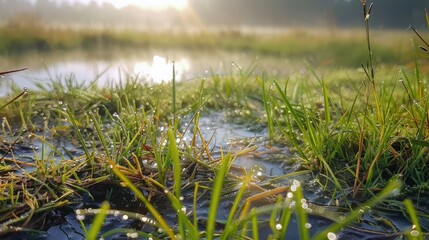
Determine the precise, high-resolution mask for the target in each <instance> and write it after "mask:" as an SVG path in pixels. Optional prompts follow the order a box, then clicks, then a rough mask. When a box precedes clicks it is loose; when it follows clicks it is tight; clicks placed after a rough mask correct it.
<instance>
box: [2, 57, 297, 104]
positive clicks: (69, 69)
mask: <svg viewBox="0 0 429 240" xmlns="http://www.w3.org/2000/svg"><path fill="white" fill-rule="evenodd" d="M173 63H174V65H175V73H176V75H175V77H176V80H179V81H180V80H182V81H184V80H185V81H186V80H188V81H189V80H193V79H197V78H203V77H209V76H210V75H212V74H221V75H225V74H231V73H236V72H237V71H239V70H238V69H239V68H241V69H242V71H246V70H248V69H249V68H250V67H253V66H254V67H255V69H254V71H253V72H254V73H259V74H261V72H262V71H267V72H266V73H267V74H270V75H273V76H285V75H286V74H287V73H290V72H291V71H292V69H296V66H297V65H299V64H301V65H303V64H302V63H298V64H297V63H296V62H295V63H293V62H292V61H290V60H289V59H287V58H278V57H269V56H263V57H262V56H257V55H254V54H250V53H246V52H226V51H220V50H219V51H215V50H212V51H206V52H204V51H203V52H195V51H181V50H173V51H166V50H136V51H129V50H124V51H123V52H119V51H114V52H109V53H104V52H99V51H94V52H80V51H75V52H68V53H51V54H42V53H33V54H27V55H25V56H15V57H0V66H1V70H4V71H6V70H9V69H17V68H28V69H27V70H25V71H22V72H18V73H14V74H10V75H6V76H3V77H2V79H1V81H0V96H5V95H7V94H9V93H10V92H11V87H15V88H18V89H22V88H24V87H26V88H28V89H30V90H31V89H36V88H37V87H36V85H37V84H40V85H47V84H48V83H49V82H50V81H56V80H65V79H68V78H74V79H75V80H77V82H78V83H89V82H92V81H94V80H97V84H98V85H99V86H100V87H103V86H112V85H115V84H119V83H121V81H124V80H125V79H126V78H127V76H132V77H138V78H139V79H142V80H144V81H147V82H148V83H161V82H168V81H171V80H172V77H173V76H172V75H173V74H172V72H173V70H172V69H173Z"/></svg>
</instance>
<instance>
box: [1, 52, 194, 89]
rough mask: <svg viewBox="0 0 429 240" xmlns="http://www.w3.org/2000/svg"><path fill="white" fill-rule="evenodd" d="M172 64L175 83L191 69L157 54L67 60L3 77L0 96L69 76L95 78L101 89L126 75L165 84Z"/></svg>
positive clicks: (183, 60)
mask: <svg viewBox="0 0 429 240" xmlns="http://www.w3.org/2000/svg"><path fill="white" fill-rule="evenodd" d="M173 64H174V67H175V77H176V80H179V81H180V80H183V79H185V78H186V77H187V74H188V73H189V71H190V69H191V63H190V61H189V60H188V59H186V58H180V59H178V60H176V61H174V62H173V61H170V60H169V59H168V58H167V57H164V56H159V55H154V56H153V57H152V59H144V60H139V59H132V60H114V61H107V60H95V61H93V60H92V61H86V60H84V59H81V60H68V61H65V62H58V63H54V64H50V65H47V66H44V67H43V68H38V69H34V68H30V69H28V70H26V71H24V72H21V73H14V74H10V75H7V76H2V79H3V80H2V81H1V82H0V87H1V88H0V95H5V94H7V93H8V92H9V91H10V88H11V85H14V86H15V87H17V88H24V87H26V88H29V89H34V88H35V87H36V83H42V84H43V83H44V82H47V81H50V80H54V81H55V80H59V81H60V80H64V79H68V78H70V77H72V78H74V79H76V80H77V81H78V82H91V81H93V80H95V79H97V80H98V83H99V85H100V86H103V85H111V84H117V83H119V82H120V81H121V80H124V79H127V77H128V76H132V77H138V78H139V79H142V81H143V80H144V81H147V82H149V83H161V82H168V81H171V80H172V78H173Z"/></svg>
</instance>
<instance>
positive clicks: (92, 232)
mask: <svg viewBox="0 0 429 240" xmlns="http://www.w3.org/2000/svg"><path fill="white" fill-rule="evenodd" d="M362 3H363V4H364V16H368V17H369V16H370V14H369V11H370V10H369V9H370V8H367V6H366V5H365V1H362ZM368 17H365V19H364V21H365V26H366V29H365V30H366V34H365V35H363V36H361V37H360V38H359V40H358V41H356V42H355V41H354V40H350V39H348V40H347V39H346V40H347V41H345V39H344V38H341V39H335V40H333V39H332V38H328V37H326V36H325V37H326V39H325V38H324V37H321V39H320V42H317V43H315V42H314V41H311V40H310V41H309V42H308V43H307V42H306V43H302V42H305V41H304V40H306V38H307V37H308V35H306V34H303V33H296V34H295V35H292V36H291V35H288V37H292V38H291V39H289V40H290V41H291V43H290V44H289V45H291V46H292V47H291V46H287V45H288V44H285V43H288V41H289V40H288V39H287V38H286V37H285V36H275V37H273V38H267V39H264V38H263V39H262V40H259V38H255V37H254V36H252V35H240V34H238V35H237V34H236V33H234V34H232V33H222V34H220V35H216V34H214V35H213V34H212V33H210V34H209V35H205V34H206V33H204V36H210V37H209V38H205V39H207V42H206V41H203V42H202V43H201V46H200V45H198V44H197V45H196V46H198V47H203V48H204V47H207V46H208V47H210V46H211V45H210V44H214V43H211V41H214V42H216V44H219V46H221V47H224V48H225V49H230V48H231V49H237V48H242V49H244V50H249V51H255V52H259V51H260V52H265V53H269V54H280V55H281V54H291V55H293V52H292V51H295V50H296V49H299V48H300V47H302V46H300V45H299V44H301V43H302V44H303V46H304V45H305V46H306V48H308V49H309V50H310V51H318V53H320V55H318V56H323V57H324V58H325V57H326V58H328V57H327V56H325V55H324V54H325V53H324V50H323V47H324V46H325V44H326V48H327V49H331V51H332V52H333V53H335V54H337V53H336V51H340V53H338V55H337V57H341V56H343V55H344V56H348V55H350V54H352V53H353V52H354V51H357V52H359V54H361V55H358V56H359V58H363V59H367V62H368V63H367V64H363V66H362V68H361V69H359V70H358V69H357V67H356V68H353V69H340V70H337V69H331V70H329V71H326V70H323V71H322V70H319V69H318V68H314V62H313V63H312V62H308V64H307V65H305V66H303V69H302V70H301V71H300V72H299V73H297V74H294V75H290V76H289V78H287V79H273V78H272V77H271V76H269V75H265V74H264V75H261V76H256V75H254V72H253V66H250V67H249V68H248V69H241V68H239V67H238V65H234V67H235V68H236V70H237V71H236V72H237V74H231V75H230V76H218V75H215V74H213V76H211V77H210V78H207V79H200V80H193V81H185V82H175V81H174V80H175V79H174V74H172V78H173V83H172V84H170V83H163V84H156V85H153V84H147V83H144V81H141V80H142V79H139V78H135V77H134V78H133V77H131V76H130V77H129V78H128V79H127V81H124V82H122V83H120V84H118V85H117V86H114V87H112V88H103V89H100V88H98V87H97V84H96V81H94V82H91V83H82V85H78V84H77V82H78V81H76V79H73V78H68V79H64V81H61V82H51V83H50V84H48V85H47V86H46V85H45V86H41V85H40V86H39V88H40V89H39V90H38V91H29V92H28V90H25V91H17V93H16V94H15V95H13V96H12V97H10V98H7V99H2V103H0V114H1V116H3V122H2V126H1V135H0V136H1V138H2V140H3V141H2V145H1V149H0V150H1V153H2V155H1V165H0V167H1V168H0V174H1V175H0V176H1V179H0V180H1V181H0V190H1V191H0V192H1V195H0V212H1V213H2V214H1V216H0V224H1V226H0V235H1V236H8V235H11V234H12V235H11V236H14V235H13V234H17V233H21V234H22V233H27V234H36V235H37V234H40V232H41V231H44V230H46V229H48V228H49V226H50V225H55V224H58V222H57V221H62V219H63V217H62V216H60V217H58V216H57V215H55V213H58V212H67V211H68V212H70V211H72V210H73V211H74V213H75V214H76V219H77V220H78V221H79V222H80V223H81V228H82V232H83V234H84V236H83V237H84V238H88V239H97V238H108V237H113V236H117V235H125V236H127V237H129V238H139V237H140V238H147V239H149V238H151V239H260V238H261V234H262V235H263V236H265V237H266V238H268V239H284V238H285V237H288V234H294V233H291V231H292V232H293V231H295V230H296V232H297V233H296V234H297V235H296V236H298V237H299V238H300V239H310V238H314V239H326V238H328V239H337V238H338V237H339V236H340V234H341V232H342V231H343V230H344V229H353V230H354V231H357V232H361V233H364V234H373V235H372V236H377V237H381V236H382V237H389V238H394V237H398V238H399V237H407V238H410V239H424V238H426V237H428V236H429V233H428V232H429V229H428V228H427V224H425V223H427V222H428V221H429V217H428V215H429V213H428V209H427V207H425V202H426V201H427V198H428V194H427V193H428V191H429V179H428V178H429V177H428V176H429V169H428V161H429V152H428V147H429V142H428V140H427V139H428V137H429V136H428V135H429V127H428V126H429V120H428V119H429V113H428V111H427V109H428V106H429V98H428V96H427V92H428V90H427V88H428V86H429V82H428V76H429V75H428V73H427V72H426V71H425V70H424V69H421V68H420V64H419V61H418V58H419V57H418V55H417V50H418V49H419V48H416V47H415V49H413V48H412V50H410V52H413V51H414V52H415V54H410V55H409V57H410V59H415V65H414V67H413V68H409V67H398V66H396V65H395V66H392V65H384V63H386V62H384V61H382V60H383V59H382V60H381V61H382V63H383V64H377V61H379V60H377V59H376V58H375V57H373V56H377V54H374V55H373V52H374V53H376V52H377V50H379V51H378V53H382V52H383V51H384V50H383V48H384V47H385V48H386V49H389V51H391V52H395V51H396V50H397V49H398V48H396V50H395V51H392V50H391V45H390V44H391V42H390V41H389V44H387V43H386V44H384V46H383V47H381V46H380V45H378V44H380V43H377V40H375V41H376V42H375V44H373V41H374V40H373V38H372V35H370V31H369V24H368V21H369V18H368ZM20 27H25V26H20ZM35 27H37V28H43V29H42V30H40V29H39V30H40V31H38V32H36V33H32V34H39V35H38V39H39V40H40V41H39V43H43V42H44V38H45V37H46V38H49V39H50V41H51V43H43V44H42V45H43V46H48V47H47V49H48V50H55V49H57V48H61V46H60V45H58V46H57V45H55V44H57V43H58V42H61V40H55V39H56V38H55V34H53V33H54V32H55V31H62V30H58V29H56V30H55V29H49V28H46V27H44V26H35ZM1 31H10V32H8V33H9V34H10V37H11V38H12V36H14V35H13V34H17V33H16V32H14V31H11V29H10V26H7V25H6V26H3V27H2V29H1ZM79 31H81V30H79ZM79 31H77V30H76V32H73V34H76V36H77V37H76V38H73V39H74V40H73V41H77V42H79V41H81V42H80V43H77V44H76V45H74V44H75V43H73V42H71V43H68V45H67V46H68V47H70V48H73V47H79V46H84V45H82V44H83V42H85V41H83V40H82V39H85V38H86V37H88V36H87V35H86V34H89V33H86V32H79ZM17 32H20V31H17ZM20 34H23V33H22V32H21V33H20ZM28 34H30V35H29V36H27V37H29V38H30V39H31V32H29V33H28ZM45 34H46V35H45ZM91 34H93V33H91ZM97 34H101V35H102V36H103V37H102V38H98V37H95V38H96V39H101V40H100V41H101V43H102V44H110V43H111V42H113V43H112V44H114V45H116V44H120V41H119V40H117V39H116V38H115V37H113V36H115V33H111V32H108V31H106V32H96V35H97ZM163 34H164V33H163ZM48 36H49V37H48ZM184 36H186V35H184ZM195 36H197V37H198V38H196V39H190V38H187V37H189V36H187V37H185V38H184V39H186V41H185V40H184V41H181V40H178V41H177V42H176V43H177V44H179V45H180V44H188V43H187V41H190V40H191V41H190V43H189V44H193V43H195V42H193V41H201V39H202V38H199V37H201V36H198V35H192V37H195ZM353 36H355V35H353ZM15 37H16V39H18V40H19V39H22V38H23V37H22V36H15ZM79 37H82V39H81V40H79ZM117 37H118V36H117ZM121 37H124V36H121ZM140 37H141V36H140ZM140 37H138V38H136V40H135V41H143V40H141V39H140ZM152 37H156V36H152ZM163 37H165V35H163ZM181 37H183V36H181ZM217 37H218V38H220V40H219V41H217ZM129 38H131V37H127V39H126V41H130V39H129ZM293 38H298V39H299V40H302V41H296V39H293ZM143 39H144V38H143ZM376 39H377V38H376ZM215 40H216V41H215ZM126 41H125V42H126ZM240 41H243V42H240ZM276 41H278V42H276ZM325 41H326V42H325ZM30 42H33V41H30ZM155 42H157V41H155V40H153V43H151V44H155ZM185 42H186V43H185ZM244 42H246V43H244ZM344 42H345V43H344ZM392 42H393V43H392V44H397V42H395V41H392ZM6 43H7V41H6ZM88 43H90V44H94V43H95V42H94V40H91V41H88ZM340 43H341V44H340ZM17 44H23V43H20V42H19V41H18V42H17ZM46 44H48V45H46ZM49 44H52V45H49ZM140 44H143V43H141V42H137V43H136V45H139V46H140ZM157 44H161V45H158V47H163V45H162V42H161V43H157ZM347 44H351V45H347ZM365 44H366V47H365ZM285 45H286V46H285ZM334 45H335V47H334ZM357 45H359V46H360V45H363V47H362V49H363V50H357V49H359V48H357V47H355V46H357ZM150 46H152V45H150ZM193 46H195V45H193ZM268 46H271V47H268ZM316 46H318V47H317V48H316ZM342 46H344V48H345V49H346V50H347V51H346V50H344V49H342ZM401 46H402V45H401ZM33 47H34V46H30V48H33ZM68 47H67V48H68ZM180 47H183V46H180ZM337 47H338V48H337ZM428 47H429V46H428ZM7 48H8V49H10V50H11V51H14V49H15V48H13V47H11V46H10V45H8V46H7ZM407 48H408V49H410V46H409V44H408V43H407ZM36 49H37V47H36ZM274 49H275V50H276V51H278V52H274ZM270 51H273V52H270ZM350 51H351V52H350ZM386 52H388V51H387V50H386ZM360 56H363V57H360ZM365 56H367V57H365ZM386 56H387V55H386ZM352 58H353V57H352ZM352 58H344V61H343V60H342V61H343V62H347V61H348V60H347V59H352ZM389 58H390V57H389ZM350 61H351V62H355V60H353V59H352V60H350ZM360 61H362V59H360ZM398 61H404V62H408V61H409V59H407V58H405V59H402V58H401V60H398ZM363 62H365V60H364V61H363ZM398 64H400V63H398ZM172 71H174V70H172ZM0 74H13V71H12V72H10V71H7V72H3V73H0ZM211 111H224V112H225V113H226V114H227V116H228V119H230V120H231V121H233V122H241V123H244V122H246V123H251V124H254V125H256V124H260V125H262V126H265V127H266V129H267V133H268V134H267V135H268V137H267V138H269V144H273V145H274V144H279V143H281V144H287V145H288V147H289V149H290V151H291V156H290V158H291V159H295V160H296V162H298V163H299V164H300V165H301V168H300V169H298V170H297V171H295V172H292V173H289V174H285V175H282V176H278V177H275V178H271V179H269V180H267V181H263V180H261V179H260V178H258V171H257V170H255V169H244V168H240V167H238V166H235V165H234V161H235V159H236V158H237V157H239V156H246V155H255V154H258V149H257V148H258V145H254V144H253V143H252V142H251V143H249V144H245V145H243V146H242V147H241V148H240V149H239V150H237V149H233V148H231V149H223V148H220V150H219V151H218V152H214V151H213V147H212V146H213V144H214V142H213V141H215V140H213V137H208V138H207V137H204V134H203V132H202V130H201V129H200V128H199V120H200V118H201V115H202V114H204V113H207V112H211ZM191 125H192V126H193V127H192V128H191V127H190V126H191ZM185 134H190V135H191V138H190V139H189V138H185ZM60 139H66V140H67V141H68V142H69V143H70V144H72V145H73V146H74V147H75V149H70V148H68V147H67V146H65V145H61V144H58V142H59V141H60ZM36 140H37V142H39V143H40V145H41V149H40V150H37V149H36V148H34V147H29V149H31V150H32V151H34V157H32V158H31V159H30V160H27V158H25V157H22V156H20V153H19V147H22V146H26V145H28V144H29V142H35V141H36ZM310 173H311V174H312V178H313V179H312V181H311V182H312V183H313V184H315V185H317V186H318V187H320V189H322V190H323V191H324V195H325V196H328V198H330V199H331V201H329V203H328V204H327V205H318V204H317V203H312V202H309V201H308V200H307V199H305V191H306V188H305V187H306V186H305V185H306V184H307V183H308V182H306V181H305V180H302V178H300V177H302V176H304V175H306V174H310ZM284 179H288V180H289V181H288V183H287V184H285V183H284V182H283V181H282V180H284ZM300 179H301V180H300ZM309 185H310V184H309ZM118 190H120V191H124V192H126V194H127V197H128V196H129V199H127V202H129V203H130V204H131V203H137V205H138V206H139V207H135V208H131V207H129V206H130V205H127V206H128V207H127V209H123V208H121V206H118V205H115V204H114V203H113V201H114V199H112V198H111V197H110V196H111V195H112V193H113V192H114V191H118ZM100 193H101V194H100ZM100 195H101V196H103V197H102V198H103V199H101V200H100V199H98V198H97V196H100ZM410 196H411V197H410ZM227 197H229V198H231V199H232V200H231V207H230V209H229V213H228V215H227V216H226V219H225V220H222V219H218V212H219V209H220V207H221V205H222V203H223V201H224V199H225V198H227ZM96 198H97V199H96ZM83 199H88V200H87V201H92V202H96V206H97V207H95V208H94V206H91V207H88V206H87V205H86V203H85V202H83V203H82V201H83ZM202 199H207V201H208V211H207V212H206V213H205V216H204V217H202V216H201V212H200V211H199V209H198V208H199V206H200V205H199V204H200V201H201V200H202ZM189 202H191V204H190V203H189ZM161 203H162V204H161ZM131 206H133V205H132V204H131ZM163 207H164V208H167V210H163ZM383 208H385V209H388V211H400V212H401V213H402V215H401V216H402V217H404V218H406V219H408V220H409V221H408V222H409V227H408V228H404V227H397V226H395V224H394V223H392V222H389V220H386V219H384V218H383V217H381V218H378V220H377V221H379V222H383V224H384V225H386V226H389V227H388V229H389V230H386V231H382V230H380V231H377V230H368V229H365V228H363V227H362V226H361V225H362V223H364V222H365V217H367V215H368V214H374V213H373V212H372V210H373V209H375V210H377V209H383ZM172 214H173V218H174V220H173V221H172V220H171V215H172ZM60 215H61V214H60ZM56 216H57V217H56ZM312 217H316V218H318V219H323V220H326V221H329V222H330V223H331V224H330V225H327V226H325V227H323V228H322V227H319V228H317V227H318V226H312V225H311V223H310V219H311V218H312ZM112 218H117V219H122V220H131V219H133V220H134V221H136V222H138V223H139V224H140V225H139V226H140V228H131V227H130V228H113V229H107V230H105V229H103V226H104V224H106V222H108V219H112ZM261 226H266V227H265V228H264V230H263V231H264V232H263V233H262V228H261ZM267 229H268V230H267ZM384 229H386V228H384Z"/></svg>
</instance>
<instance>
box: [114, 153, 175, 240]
mask: <svg viewBox="0 0 429 240" xmlns="http://www.w3.org/2000/svg"><path fill="white" fill-rule="evenodd" d="M108 162H109V164H110V166H111V168H112V170H113V172H114V173H115V175H116V176H117V177H119V179H121V180H122V181H123V182H124V183H125V184H126V185H127V187H128V188H129V189H130V190H131V191H132V192H133V193H134V194H135V195H136V197H137V198H138V199H140V201H142V203H143V204H144V205H145V207H146V208H147V209H148V210H149V212H150V213H151V214H152V216H153V217H154V219H155V220H156V221H157V222H158V224H159V226H160V228H161V229H162V230H163V231H164V232H165V233H166V234H167V235H168V236H169V237H170V239H176V236H175V234H174V232H173V230H172V229H171V228H170V227H169V226H168V224H167V222H166V221H165V220H164V219H163V218H162V216H161V214H160V213H159V212H158V211H157V210H156V209H155V207H154V206H153V205H152V204H151V203H150V202H149V201H148V200H147V199H146V197H145V196H144V195H143V193H142V192H141V191H140V190H139V189H138V188H137V187H136V185H134V184H133V183H132V182H131V181H130V180H129V179H128V178H127V177H126V176H125V175H124V174H123V173H122V172H121V171H120V170H119V169H118V167H117V166H116V164H115V163H114V162H113V161H112V160H109V161H108Z"/></svg>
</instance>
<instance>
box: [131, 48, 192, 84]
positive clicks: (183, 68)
mask: <svg viewBox="0 0 429 240" xmlns="http://www.w3.org/2000/svg"><path fill="white" fill-rule="evenodd" d="M173 64H174V65H175V66H174V68H175V77H176V79H177V80H182V79H183V78H185V74H186V72H188V71H189V70H190V68H191V65H190V62H189V60H187V59H184V58H183V59H180V60H179V61H175V62H174V63H173V62H168V60H167V59H166V58H165V57H161V56H158V55H155V56H153V58H152V62H147V61H142V62H136V63H135V64H134V67H133V71H132V72H133V73H137V74H139V75H140V76H142V77H143V78H144V79H147V80H149V81H151V82H155V83H160V82H165V81H170V80H171V79H172V74H173V70H172V69H173Z"/></svg>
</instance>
